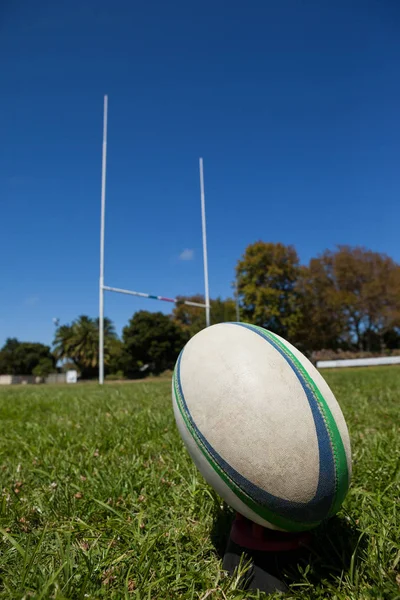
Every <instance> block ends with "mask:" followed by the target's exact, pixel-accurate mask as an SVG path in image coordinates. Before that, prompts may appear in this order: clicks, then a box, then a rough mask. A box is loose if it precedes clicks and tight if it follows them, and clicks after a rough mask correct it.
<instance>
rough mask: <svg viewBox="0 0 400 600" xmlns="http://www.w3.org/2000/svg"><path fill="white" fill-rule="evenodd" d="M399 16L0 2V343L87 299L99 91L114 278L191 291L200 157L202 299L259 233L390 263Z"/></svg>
mask: <svg viewBox="0 0 400 600" xmlns="http://www.w3.org/2000/svg"><path fill="white" fill-rule="evenodd" d="M399 31H400V4H399V3H398V2H396V1H395V0H387V1H385V0H382V1H378V0H373V1H372V0H359V1H349V0H345V1H342V0H336V1H335V2H321V1H320V0H315V1H312V0H310V1H306V0H304V1H301V0H290V1H289V0H281V1H279V2H270V1H268V0H253V1H251V2H248V3H245V2H242V1H240V2H239V1H236V0H231V1H230V2H228V1H223V2H222V1H219V0H213V1H209V0H203V2H201V3H199V2H190V1H187V0H171V1H170V2H165V1H164V0H157V1H155V0H154V1H152V0H149V1H147V2H132V1H130V0H129V1H126V2H124V1H121V0H114V1H113V2H111V1H105V0H96V1H94V0H92V1H90V2H88V1H85V0H79V1H77V0H70V1H68V2H64V1H62V0H60V1H59V2H50V1H48V2H45V1H43V2H31V1H30V0H21V1H20V2H18V3H15V2H12V0H4V1H3V2H2V3H1V8H0V90H1V94H0V131H1V144H0V209H1V212H0V215H1V216H0V344H2V343H3V342H4V340H5V338H6V337H8V336H16V337H18V338H19V339H21V340H32V341H42V342H46V343H50V342H51V340H52V336H53V324H52V317H59V318H60V319H61V322H63V323H65V322H70V321H71V320H72V319H73V318H75V317H76V316H77V315H79V314H89V315H92V316H96V315H97V311H98V275H99V267H98V260H99V218H100V212H99V211H100V181H101V142H102V110H103V95H104V94H105V93H107V94H108V95H109V129H108V172H107V224H106V264H105V267H106V271H105V275H106V277H105V281H106V283H107V284H108V285H112V286H116V287H127V288H131V289H135V290H139V291H144V292H149V293H154V294H161V295H166V296H174V295H177V294H192V293H196V292H198V291H200V292H201V291H202V290H203V274H202V256H201V227H200V203H199V181H198V157H199V156H203V157H204V168H205V184H206V202H207V218H208V244H209V270H210V289H211V295H212V296H217V295H222V296H227V295H229V294H230V293H231V282H232V279H233V273H234V267H235V263H236V261H237V260H238V258H239V257H240V256H241V255H242V253H243V251H244V249H245V247H246V245H247V244H249V243H251V242H253V241H256V240H258V239H262V240H266V241H282V242H284V243H291V244H294V245H295V246H296V248H297V250H298V252H299V255H300V258H301V260H302V262H306V261H308V260H309V258H310V257H311V256H315V255H316V254H318V253H319V252H321V251H323V250H324V249H325V248H333V247H334V246H335V244H344V243H348V244H353V245H356V244H361V245H365V246H367V247H369V248H372V249H373V250H377V251H382V252H386V253H388V254H389V255H391V256H393V257H394V258H395V259H396V260H398V261H400V249H399V243H398V239H399V235H398V228H399V226H398V224H399V217H400V208H399V207H400V201H399V199H400V171H399V161H400V121H399V116H400V78H399V70H398V67H399V64H400V36H399ZM183 259H186V260H183ZM142 308H143V309H147V310H159V309H162V310H168V309H169V305H165V304H163V303H157V302H154V301H153V302H152V301H146V300H135V299H132V298H128V297H123V296H117V295H111V294H108V295H106V314H107V315H108V316H109V317H111V318H112V319H113V320H114V322H115V324H116V326H117V329H118V330H119V331H120V330H121V328H122V326H123V325H124V324H125V323H126V322H127V320H128V319H129V317H130V316H131V315H132V313H133V312H134V311H136V310H139V309H142Z"/></svg>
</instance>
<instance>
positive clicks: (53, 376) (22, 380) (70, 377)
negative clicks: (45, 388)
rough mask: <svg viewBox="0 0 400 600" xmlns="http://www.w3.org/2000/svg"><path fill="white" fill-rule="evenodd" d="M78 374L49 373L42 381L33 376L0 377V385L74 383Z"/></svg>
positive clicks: (71, 371) (73, 372)
mask: <svg viewBox="0 0 400 600" xmlns="http://www.w3.org/2000/svg"><path fill="white" fill-rule="evenodd" d="M77 381H78V374H77V372H76V371H75V370H72V369H71V370H70V371H67V372H66V373H50V375H48V377H46V378H45V379H44V380H43V378H42V377H35V376H34V375H0V385H18V384H19V385H21V384H28V383H30V384H32V383H76V382H77Z"/></svg>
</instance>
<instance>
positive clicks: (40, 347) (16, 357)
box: [0, 338, 55, 375]
mask: <svg viewBox="0 0 400 600" xmlns="http://www.w3.org/2000/svg"><path fill="white" fill-rule="evenodd" d="M43 359H46V360H48V361H50V362H51V364H52V369H53V370H54V368H55V360H54V357H53V355H52V353H51V350H50V348H49V346H45V345H44V344H39V343H32V342H20V341H19V340H17V339H16V338H8V339H7V340H6V343H5V344H4V346H3V347H2V349H1V350H0V373H4V374H8V375H32V373H33V370H34V368H35V367H36V366H37V365H38V364H39V363H40V361H41V360H43Z"/></svg>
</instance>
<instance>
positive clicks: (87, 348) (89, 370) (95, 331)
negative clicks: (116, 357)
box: [54, 315, 117, 379]
mask: <svg viewBox="0 0 400 600" xmlns="http://www.w3.org/2000/svg"><path fill="white" fill-rule="evenodd" d="M116 344H117V335H116V333H115V329H114V325H113V323H112V321H110V319H107V318H105V319H104V366H105V369H106V368H108V366H109V364H110V362H111V357H112V355H113V350H114V349H115V347H116ZM54 353H55V356H56V357H57V360H62V361H68V360H69V361H72V362H73V363H74V364H75V365H76V367H77V368H78V370H79V371H80V373H81V376H82V378H83V379H91V378H93V377H96V375H97V374H98V370H99V320H98V319H91V318H90V317H88V316H86V315H82V316H80V317H78V319H76V320H75V321H73V322H72V323H71V325H61V326H60V327H58V329H57V330H56V334H55V340H54Z"/></svg>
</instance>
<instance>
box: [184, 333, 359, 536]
mask: <svg viewBox="0 0 400 600" xmlns="http://www.w3.org/2000/svg"><path fill="white" fill-rule="evenodd" d="M172 398H173V407H174V414H175V419H176V422H177V426H178V429H179V432H180V434H181V436H182V438H183V441H184V443H185V445H186V448H187V450H188V451H189V453H190V455H191V457H192V459H193V461H194V462H195V464H196V466H197V467H198V469H199V470H200V472H201V473H202V474H203V476H204V478H205V479H206V481H207V482H208V483H209V484H210V485H211V486H212V487H213V488H214V489H215V491H216V492H217V493H218V494H219V495H220V496H221V497H222V498H223V499H224V500H225V501H226V502H227V504H229V505H230V506H231V507H232V508H234V509H235V510H236V511H238V512H239V513H241V514H242V515H244V516H245V517H248V518H249V519H251V520H252V521H254V522H255V523H258V524H260V525H263V526H264V527H269V528H272V529H278V530H281V531H305V530H307V529H312V528H313V527H316V526H317V525H318V524H319V523H321V522H322V521H324V520H325V519H327V518H329V517H331V516H332V515H334V514H335V513H336V512H337V511H338V509H339V508H340V506H341V504H342V502H343V500H344V498H345V496H346V493H347V490H348V487H349V483H350V477H351V450H350V440H349V434H348V431H347V426H346V422H345V420H344V417H343V414H342V411H341V409H340V407H339V404H338V403H337V401H336V399H335V397H334V395H333V393H332V392H331V390H330V388H329V386H328V385H327V383H326V382H325V380H324V379H323V377H322V376H321V375H320V373H319V372H318V371H317V369H316V368H315V367H314V366H313V365H312V363H311V362H310V361H309V360H308V359H307V358H306V357H305V356H304V355H303V354H301V352H299V351H298V350H297V349H296V348H295V347H294V346H292V345H291V344H289V342H287V341H286V340H284V339H283V338H281V337H280V336H278V335H276V334H274V333H272V332H270V331H267V330H266V329H262V328H261V327H256V326H254V325H248V324H245V323H221V324H219V325H213V326H212V327H208V328H207V329H204V330H203V331H201V332H200V333H198V334H197V335H195V336H194V337H193V338H192V339H191V340H190V341H189V342H188V343H187V344H186V346H185V347H184V349H183V350H182V352H181V354H180V356H179V358H178V361H177V363H176V366H175V370H174V375H173V382H172Z"/></svg>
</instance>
